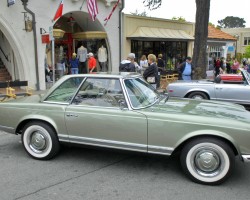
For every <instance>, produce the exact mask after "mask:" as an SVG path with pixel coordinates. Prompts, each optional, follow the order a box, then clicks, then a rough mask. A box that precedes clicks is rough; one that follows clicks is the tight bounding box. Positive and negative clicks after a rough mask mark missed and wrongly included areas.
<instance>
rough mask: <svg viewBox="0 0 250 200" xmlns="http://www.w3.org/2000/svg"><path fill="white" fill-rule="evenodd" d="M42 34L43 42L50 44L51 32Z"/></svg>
mask: <svg viewBox="0 0 250 200" xmlns="http://www.w3.org/2000/svg"><path fill="white" fill-rule="evenodd" d="M41 36H42V43H43V44H49V43H50V40H49V34H43V35H41Z"/></svg>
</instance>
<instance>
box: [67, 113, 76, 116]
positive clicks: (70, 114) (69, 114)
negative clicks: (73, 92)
mask: <svg viewBox="0 0 250 200" xmlns="http://www.w3.org/2000/svg"><path fill="white" fill-rule="evenodd" d="M66 116H67V117H78V115H75V114H72V113H68V114H66Z"/></svg>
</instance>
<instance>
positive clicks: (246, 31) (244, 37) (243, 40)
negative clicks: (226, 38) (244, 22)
mask: <svg viewBox="0 0 250 200" xmlns="http://www.w3.org/2000/svg"><path fill="white" fill-rule="evenodd" d="M221 30H222V31H224V32H226V33H228V34H230V35H232V36H233V37H235V38H236V39H237V40H236V41H235V43H234V46H235V52H236V54H237V53H240V54H241V55H243V57H244V53H245V48H246V46H248V45H250V28H224V29H221Z"/></svg>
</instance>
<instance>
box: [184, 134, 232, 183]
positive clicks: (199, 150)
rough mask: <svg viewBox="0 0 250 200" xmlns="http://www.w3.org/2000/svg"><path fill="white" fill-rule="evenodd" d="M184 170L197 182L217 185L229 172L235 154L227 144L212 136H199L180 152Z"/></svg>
mask: <svg viewBox="0 0 250 200" xmlns="http://www.w3.org/2000/svg"><path fill="white" fill-rule="evenodd" d="M180 160H181V166H182V168H183V170H184V172H185V173H186V174H187V175H188V176H189V177H190V178H191V179H192V180H193V181H194V182H197V183H202V184H206V185H217V184H220V183H222V182H224V181H225V180H226V179H227V178H228V177H229V176H230V174H231V172H232V170H233V168H234V163H235V155H234V152H233V150H232V149H231V148H230V147H229V145H228V144H227V143H225V142H223V141H220V140H217V139H214V138H200V139H196V140H193V141H191V142H189V143H188V144H187V145H186V146H185V147H184V148H183V149H182V152H181V157H180Z"/></svg>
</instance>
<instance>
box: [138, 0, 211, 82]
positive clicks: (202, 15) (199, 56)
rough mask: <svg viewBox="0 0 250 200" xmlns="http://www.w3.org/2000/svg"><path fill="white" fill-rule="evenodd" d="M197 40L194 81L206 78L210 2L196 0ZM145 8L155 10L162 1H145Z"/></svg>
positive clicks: (194, 58) (194, 55) (195, 44)
mask: <svg viewBox="0 0 250 200" xmlns="http://www.w3.org/2000/svg"><path fill="white" fill-rule="evenodd" d="M195 2H196V20H195V40H194V52H193V64H194V67H195V73H194V77H193V78H194V79H202V78H206V67H207V59H206V58H207V56H206V52H207V36H208V21H209V11H210V0H195ZM143 3H144V5H145V6H147V7H148V8H149V9H151V10H154V9H156V8H159V7H160V6H161V3H162V0H143Z"/></svg>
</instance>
